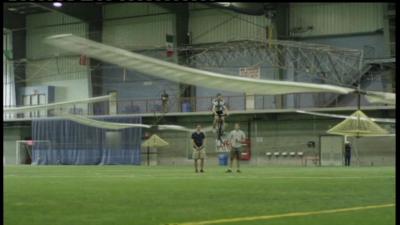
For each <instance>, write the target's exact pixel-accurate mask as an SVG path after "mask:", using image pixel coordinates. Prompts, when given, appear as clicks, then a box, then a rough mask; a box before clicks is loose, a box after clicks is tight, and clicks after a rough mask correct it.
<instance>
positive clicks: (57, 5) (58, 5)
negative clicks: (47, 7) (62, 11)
mask: <svg viewBox="0 0 400 225" xmlns="http://www.w3.org/2000/svg"><path fill="white" fill-rule="evenodd" d="M53 6H54V7H61V6H62V3H61V2H54V3H53Z"/></svg>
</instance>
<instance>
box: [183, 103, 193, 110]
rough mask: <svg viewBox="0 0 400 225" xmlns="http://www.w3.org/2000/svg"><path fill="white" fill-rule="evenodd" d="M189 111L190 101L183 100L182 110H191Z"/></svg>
mask: <svg viewBox="0 0 400 225" xmlns="http://www.w3.org/2000/svg"><path fill="white" fill-rule="evenodd" d="M191 111H192V107H191V105H190V102H188V101H184V102H183V103H182V112H191Z"/></svg>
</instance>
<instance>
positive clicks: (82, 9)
mask: <svg viewBox="0 0 400 225" xmlns="http://www.w3.org/2000/svg"><path fill="white" fill-rule="evenodd" d="M32 4H35V5H36V6H38V7H41V8H43V9H47V10H50V11H52V12H59V13H63V14H65V15H68V16H72V17H74V18H77V19H80V20H82V21H85V22H95V21H101V20H102V11H103V10H102V5H101V4H89V3H68V2H64V3H63V6H62V7H59V8H56V7H54V6H53V3H32Z"/></svg>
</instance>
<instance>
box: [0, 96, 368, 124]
mask: <svg viewBox="0 0 400 225" xmlns="http://www.w3.org/2000/svg"><path fill="white" fill-rule="evenodd" d="M327 97H329V95H326V94H325V95H324V94H293V95H286V97H283V102H284V103H283V104H282V105H278V104H277V103H280V102H282V96H280V95H276V96H269V95H254V96H244V95H236V96H224V100H225V104H226V106H227V108H228V110H229V111H230V112H235V111H249V112H250V111H254V110H274V109H301V108H327V107H329V108H334V107H345V106H351V105H349V102H352V101H350V100H349V99H352V98H354V99H356V98H357V96H356V95H355V94H354V95H350V96H349V95H348V96H347V97H346V99H347V101H343V102H341V101H335V102H333V103H332V104H331V105H328V106H327V105H326V101H327V100H328V99H327ZM213 99H214V96H205V97H179V96H170V97H169V101H168V103H166V104H165V103H164V104H163V102H162V100H161V99H154V98H150V99H121V100H117V101H114V102H100V103H82V104H75V105H71V106H69V107H65V108H64V109H63V110H64V112H67V113H72V114H77V115H89V116H90V115H111V114H112V115H115V114H117V115H135V114H136V115H137V114H163V113H167V114H168V113H182V112H184V113H190V112H210V113H211V109H212V100H213ZM248 100H252V101H253V100H254V105H253V106H254V107H251V108H248V107H246V101H248ZM285 102H286V103H285ZM361 105H362V106H366V105H369V103H368V102H367V101H366V100H365V99H364V97H362V101H361ZM354 106H355V105H354ZM55 116H57V115H56V114H55V113H54V111H53V109H51V110H50V109H49V110H47V109H40V110H35V111H32V112H17V113H14V114H12V113H3V119H4V121H7V120H26V119H33V118H46V117H55Z"/></svg>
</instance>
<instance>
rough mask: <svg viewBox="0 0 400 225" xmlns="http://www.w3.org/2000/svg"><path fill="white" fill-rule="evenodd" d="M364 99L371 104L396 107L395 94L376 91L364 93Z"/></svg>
mask: <svg viewBox="0 0 400 225" xmlns="http://www.w3.org/2000/svg"><path fill="white" fill-rule="evenodd" d="M365 97H366V98H367V100H368V101H369V102H371V103H385V104H391V105H396V94H395V93H387V92H377V91H366V94H365Z"/></svg>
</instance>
